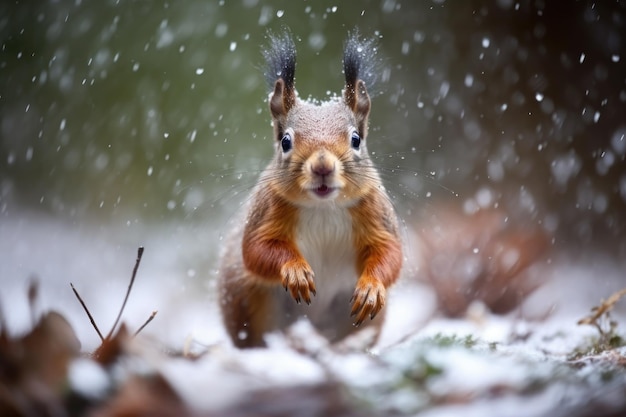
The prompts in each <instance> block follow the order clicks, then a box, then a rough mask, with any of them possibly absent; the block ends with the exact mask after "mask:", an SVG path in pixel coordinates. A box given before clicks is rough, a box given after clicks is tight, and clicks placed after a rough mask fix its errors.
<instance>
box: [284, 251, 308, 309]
mask: <svg viewBox="0 0 626 417" xmlns="http://www.w3.org/2000/svg"><path fill="white" fill-rule="evenodd" d="M280 275H281V277H282V284H283V287H284V288H285V290H287V291H289V292H290V293H291V296H292V297H293V299H294V300H296V303H298V304H300V302H301V299H300V297H302V298H304V302H305V303H307V304H311V294H313V295H315V283H314V282H313V277H314V276H315V274H314V273H313V270H312V269H311V267H310V266H309V264H307V263H306V262H305V261H289V262H287V263H286V264H285V265H283V267H282V268H281V269H280Z"/></svg>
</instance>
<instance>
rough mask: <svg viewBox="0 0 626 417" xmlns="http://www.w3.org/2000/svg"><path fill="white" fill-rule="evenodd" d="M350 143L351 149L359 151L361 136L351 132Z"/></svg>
mask: <svg viewBox="0 0 626 417" xmlns="http://www.w3.org/2000/svg"><path fill="white" fill-rule="evenodd" d="M351 142H352V148H354V149H359V146H361V136H359V134H358V133H357V132H352V138H351Z"/></svg>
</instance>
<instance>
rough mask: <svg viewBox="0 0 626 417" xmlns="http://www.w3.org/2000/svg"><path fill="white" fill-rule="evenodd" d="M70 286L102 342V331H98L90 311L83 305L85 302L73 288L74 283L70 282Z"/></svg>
mask: <svg viewBox="0 0 626 417" xmlns="http://www.w3.org/2000/svg"><path fill="white" fill-rule="evenodd" d="M70 286H71V287H72V291H74V295H75V296H76V298H78V301H79V302H80V305H82V306H83V310H85V313H87V317H89V321H90V322H91V325H92V326H93V328H94V329H96V332H97V333H98V336H100V340H101V341H103V342H104V337H102V333H100V329H98V325H96V321H95V320H94V319H93V317H92V315H91V313H90V312H89V309H88V308H87V306H86V305H85V302H84V301H83V299H82V298H81V297H80V295H79V294H78V291H76V288H74V284H72V283H71V282H70Z"/></svg>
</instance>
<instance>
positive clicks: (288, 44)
mask: <svg viewBox="0 0 626 417" xmlns="http://www.w3.org/2000/svg"><path fill="white" fill-rule="evenodd" d="M268 38H269V46H268V47H267V48H265V49H264V50H263V56H264V57H265V62H266V70H265V79H266V81H267V83H268V86H269V87H270V88H271V89H272V90H273V92H272V95H271V97H270V109H271V111H272V116H273V117H274V118H279V117H281V116H285V115H286V114H287V112H288V111H289V110H290V109H291V107H293V105H294V104H295V102H296V90H295V85H294V80H295V72H296V46H295V44H294V43H293V39H292V38H291V34H290V33H289V31H288V30H287V29H285V31H284V32H283V33H282V34H281V35H274V34H272V33H268Z"/></svg>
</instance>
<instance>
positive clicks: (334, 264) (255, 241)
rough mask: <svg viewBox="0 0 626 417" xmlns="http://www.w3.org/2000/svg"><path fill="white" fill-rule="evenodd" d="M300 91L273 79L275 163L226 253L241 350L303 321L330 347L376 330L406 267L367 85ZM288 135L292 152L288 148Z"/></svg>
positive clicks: (224, 291)
mask: <svg viewBox="0 0 626 417" xmlns="http://www.w3.org/2000/svg"><path fill="white" fill-rule="evenodd" d="M281 42H284V40H282V41H281ZM290 69H292V68H290ZM287 87H289V88H287ZM292 87H293V86H289V85H286V84H285V81H284V80H283V78H278V79H277V80H276V81H275V84H274V88H273V92H272V95H271V97H270V99H269V107H270V111H271V114H272V119H273V124H274V135H275V138H276V144H275V157H274V160H273V161H272V162H271V163H270V164H269V166H268V167H267V168H266V170H265V171H264V172H263V174H262V175H261V177H260V178H259V181H258V184H257V186H256V188H255V190H254V192H253V195H252V198H251V202H250V203H249V204H248V206H247V207H246V208H245V210H244V211H245V219H243V218H239V219H238V220H236V222H239V224H237V223H235V224H234V227H233V231H232V232H231V235H230V238H229V239H228V240H227V243H226V245H225V252H224V253H223V255H222V266H221V268H220V291H221V308H222V313H223V317H224V323H225V325H226V328H227V330H228V333H229V335H230V337H231V339H232V340H233V343H234V344H235V345H236V346H238V347H253V346H262V345H264V340H263V335H264V334H266V333H268V332H270V331H273V330H278V329H284V328H285V327H286V326H288V325H289V324H291V323H293V322H294V321H295V320H296V319H297V318H298V317H299V316H303V315H307V316H308V317H309V319H310V320H311V322H312V324H313V325H314V326H315V327H316V328H317V329H318V330H319V331H320V332H321V333H322V334H324V335H325V336H326V337H328V338H329V339H330V340H331V341H337V340H341V339H343V338H345V337H346V336H348V335H350V334H351V333H352V332H354V331H355V329H356V328H357V326H359V325H361V324H362V323H364V322H365V323H367V324H374V326H375V327H376V330H377V331H378V330H379V329H380V325H381V323H382V316H383V314H379V313H380V312H381V311H382V310H383V307H384V306H385V303H386V290H387V288H388V287H389V286H390V285H392V284H393V283H394V282H395V281H396V279H397V278H398V276H399V273H400V268H401V266H402V247H401V244H400V239H399V234H398V226H397V219H396V216H395V214H394V211H393V208H392V206H391V203H390V201H389V198H388V196H387V195H386V193H385V191H384V188H383V187H382V184H381V181H380V178H379V175H378V172H377V171H376V169H375V168H374V166H373V164H372V162H371V160H370V159H369V156H368V154H367V147H366V136H367V121H368V116H369V111H370V106H371V103H370V98H369V95H368V93H367V89H366V87H365V84H364V82H363V81H362V80H360V79H359V80H357V81H356V82H355V83H354V84H351V85H350V84H349V81H348V80H347V85H346V88H345V90H344V95H343V100H341V101H340V100H336V101H331V102H326V103H322V104H320V105H314V104H312V103H309V102H303V101H301V100H299V99H298V98H297V95H296V93H295V89H293V88H292ZM355 132H357V133H358V135H359V136H360V138H361V146H360V147H357V148H356V149H355V148H354V147H353V146H352V142H351V137H352V135H354V134H355ZM285 136H287V137H288V138H289V139H291V142H292V146H293V148H292V149H289V150H288V151H287V152H285V151H284V150H283V149H282V147H281V140H282V138H283V137H285ZM320 190H322V191H320ZM326 191H327V192H328V196H327V195H326V194H324V192H326ZM318 192H319V193H321V194H317V193H318ZM242 224H243V226H242ZM303 228H304V229H303ZM318 228H319V230H317V229H318ZM348 236H349V239H348V241H345V242H344V239H345V238H346V237H348ZM346 246H349V247H348V248H346ZM304 254H308V257H309V259H306V258H305V256H304ZM351 257H353V258H354V261H353V263H352V264H350V262H352V261H350V259H352V258H351ZM312 264H313V265H316V269H318V270H317V271H315V270H314V269H313V268H312V266H311V265H312ZM320 271H321V272H322V273H323V274H322V275H323V276H316V275H315V274H316V273H320ZM316 283H320V286H321V287H320V288H317V287H316ZM346 288H347V289H348V291H347V292H346ZM280 289H283V290H282V292H281V291H279V290H280ZM285 290H286V292H287V293H285ZM318 293H319V295H318V297H316V294H318ZM351 297H352V298H351ZM290 298H291V299H290ZM302 301H304V302H305V303H306V304H307V305H300V303H301V302H302ZM344 303H345V304H344ZM349 303H351V307H350V305H349ZM309 304H311V306H310V307H309V306H308V305H309ZM351 315H352V316H354V319H350V316H351ZM368 317H369V318H370V319H372V320H371V321H367V322H366V321H365V320H366V319H367V318H368ZM375 318H376V320H374V319H375ZM353 324H354V325H353Z"/></svg>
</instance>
